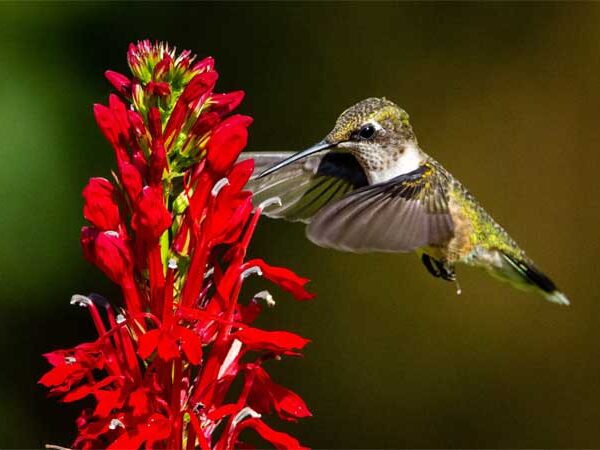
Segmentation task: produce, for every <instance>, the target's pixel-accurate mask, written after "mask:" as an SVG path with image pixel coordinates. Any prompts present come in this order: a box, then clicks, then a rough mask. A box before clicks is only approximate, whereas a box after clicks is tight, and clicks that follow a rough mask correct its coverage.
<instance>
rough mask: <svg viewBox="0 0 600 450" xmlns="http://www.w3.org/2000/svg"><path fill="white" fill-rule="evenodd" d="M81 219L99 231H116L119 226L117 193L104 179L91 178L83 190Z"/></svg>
mask: <svg viewBox="0 0 600 450" xmlns="http://www.w3.org/2000/svg"><path fill="white" fill-rule="evenodd" d="M83 199H84V204H83V217H85V218H86V220H88V221H89V222H91V223H92V224H93V225H94V226H95V227H96V228H98V229H100V230H117V229H118V228H119V225H120V224H121V216H120V213H119V206H118V204H117V192H116V190H115V188H114V186H113V185H112V184H111V183H110V181H108V180H107V179H106V178H91V179H90V181H89V182H88V184H87V186H86V187H85V188H83Z"/></svg>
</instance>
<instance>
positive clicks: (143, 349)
mask: <svg viewBox="0 0 600 450" xmlns="http://www.w3.org/2000/svg"><path fill="white" fill-rule="evenodd" d="M159 336H160V330H159V329H154V330H150V331H146V332H145V333H144V334H142V335H141V336H140V338H139V340H138V351H137V352H138V355H140V358H142V359H148V357H149V356H150V355H151V354H152V353H153V352H154V350H156V348H157V347H158V338H159Z"/></svg>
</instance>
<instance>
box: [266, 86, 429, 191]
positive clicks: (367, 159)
mask: <svg viewBox="0 0 600 450" xmlns="http://www.w3.org/2000/svg"><path fill="white" fill-rule="evenodd" d="M324 151H335V152H347V153H350V154H352V155H353V156H354V157H355V158H356V160H357V161H358V163H359V164H360V166H361V167H362V168H363V170H364V172H365V174H366V176H367V178H368V179H369V181H370V182H371V183H376V182H379V181H385V180H386V179H390V178H393V177H395V176H398V175H401V174H403V173H408V172H411V171H413V170H415V169H416V168H417V167H418V166H419V164H420V162H421V161H422V160H423V159H424V157H425V156H424V154H423V152H422V151H421V150H420V149H419V147H418V144H417V138H416V137H415V134H414V133H413V130H412V127H411V125H410V122H409V120H408V114H407V113H406V111H404V110H403V109H401V108H400V107H398V106H397V105H396V104H395V103H393V102H391V101H389V100H387V99H385V98H374V97H373V98H368V99H366V100H362V101H360V102H358V103H357V104H355V105H353V106H351V107H350V108H348V109H346V110H345V111H344V112H343V113H342V114H341V115H340V116H339V117H338V119H337V121H336V124H335V126H334V128H333V130H331V132H330V133H329V134H328V135H327V136H326V137H325V139H323V140H322V141H321V142H318V143H317V144H315V145H313V146H312V147H310V148H308V149H306V150H303V151H301V152H298V153H296V154H295V155H294V156H292V157H290V158H288V159H286V160H284V161H282V162H280V163H279V164H277V165H275V166H273V167H271V168H269V169H267V170H266V171H265V172H263V173H262V174H261V175H260V176H261V177H262V176H265V175H268V174H270V173H273V172H275V171H276V170H278V169H280V168H281V167H284V166H286V165H288V164H290V163H292V162H294V161H298V160H300V159H303V158H305V157H307V156H310V155H312V154H315V153H319V152H324Z"/></svg>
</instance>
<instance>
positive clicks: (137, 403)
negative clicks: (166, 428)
mask: <svg viewBox="0 0 600 450" xmlns="http://www.w3.org/2000/svg"><path fill="white" fill-rule="evenodd" d="M127 403H128V404H129V406H131V407H132V408H133V415H134V417H142V416H145V415H147V414H149V413H150V401H149V399H148V390H147V389H145V388H139V389H136V390H135V391H133V392H132V393H131V394H130V395H129V399H128V400H127Z"/></svg>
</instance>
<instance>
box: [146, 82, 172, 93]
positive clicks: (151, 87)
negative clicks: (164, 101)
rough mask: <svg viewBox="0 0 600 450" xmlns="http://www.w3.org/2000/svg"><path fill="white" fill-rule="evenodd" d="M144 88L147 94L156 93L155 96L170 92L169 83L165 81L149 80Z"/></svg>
mask: <svg viewBox="0 0 600 450" xmlns="http://www.w3.org/2000/svg"><path fill="white" fill-rule="evenodd" d="M144 89H145V91H146V92H147V93H148V94H150V95H156V96H157V97H166V96H167V95H169V94H170V93H171V85H170V84H169V83H165V82H164V81H161V82H156V81H151V82H149V83H148V84H147V85H146V87H145V88H144Z"/></svg>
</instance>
